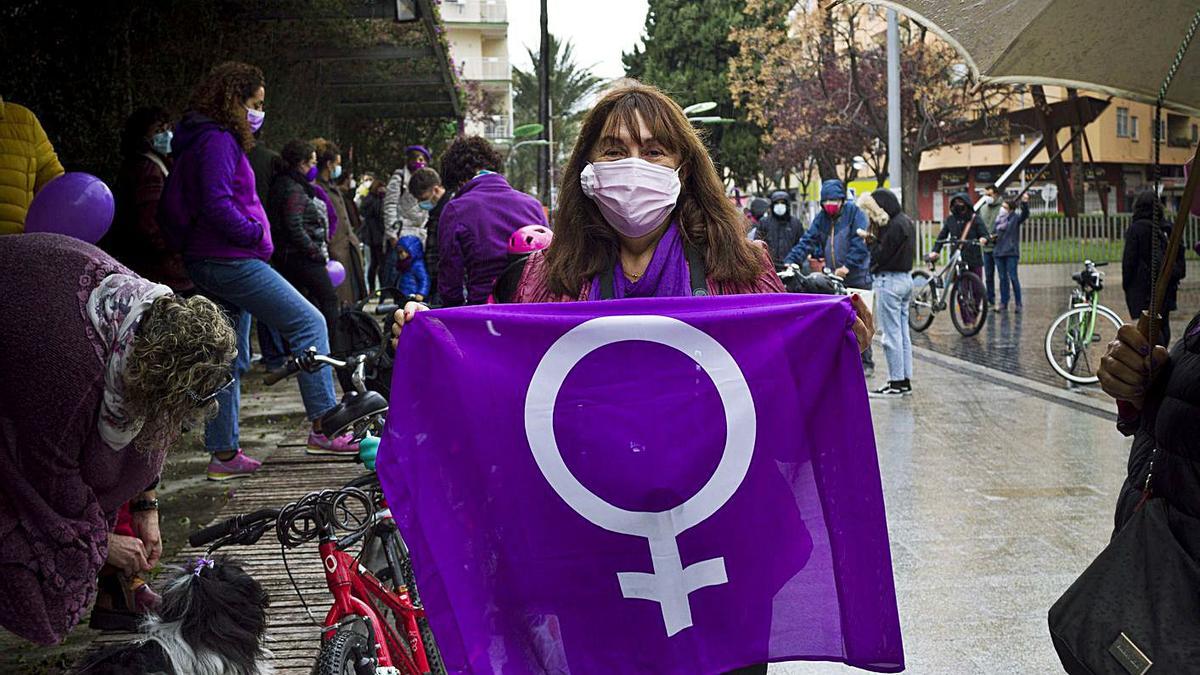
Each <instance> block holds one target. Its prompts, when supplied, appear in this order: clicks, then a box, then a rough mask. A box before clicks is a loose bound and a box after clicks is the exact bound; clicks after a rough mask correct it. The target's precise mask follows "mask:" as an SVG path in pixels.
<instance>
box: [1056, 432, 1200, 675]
mask: <svg viewBox="0 0 1200 675" xmlns="http://www.w3.org/2000/svg"><path fill="white" fill-rule="evenodd" d="M1157 453H1158V449H1157V448H1155V450H1154V454H1157ZM1153 470H1154V461H1153V457H1152V459H1151V462H1150V472H1148V474H1147V476H1146V488H1145V490H1144V491H1143V496H1142V501H1141V502H1140V503H1139V504H1138V508H1137V509H1136V511H1135V512H1134V514H1133V516H1131V517H1130V519H1129V521H1128V522H1127V523H1125V526H1124V527H1122V528H1121V530H1120V532H1118V533H1117V535H1116V536H1115V537H1113V539H1112V541H1111V542H1109V544H1108V546H1107V547H1105V549H1104V550H1103V551H1101V552H1100V555H1098V556H1096V559H1095V560H1093V561H1092V564H1091V565H1089V566H1088V568H1087V569H1086V570H1084V571H1083V574H1081V575H1080V576H1079V578H1078V579H1076V580H1075V583H1073V584H1071V587H1070V588H1068V589H1067V591H1066V593H1063V595H1062V597H1061V598H1059V599H1058V601H1057V602H1055V603H1054V606H1053V607H1051V608H1050V614H1049V620H1050V637H1051V639H1052V640H1053V642H1054V648H1055V650H1056V651H1057V652H1058V657H1059V660H1061V661H1062V665H1063V668H1064V669H1065V670H1066V672H1068V673H1070V674H1071V675H1143V674H1145V673H1149V674H1150V675H1156V674H1159V673H1161V674H1163V675H1167V674H1168V673H1171V674H1174V673H1196V672H1200V563H1198V562H1197V561H1198V560H1200V519H1197V518H1193V517H1191V516H1189V515H1187V514H1185V513H1183V512H1181V511H1179V510H1178V509H1175V508H1173V507H1171V505H1170V504H1168V503H1167V501H1166V500H1165V499H1162V498H1154V499H1151V498H1150V478H1151V476H1152V475H1153Z"/></svg>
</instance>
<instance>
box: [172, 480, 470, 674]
mask: <svg viewBox="0 0 1200 675" xmlns="http://www.w3.org/2000/svg"><path fill="white" fill-rule="evenodd" d="M368 478H370V476H366V477H364V478H362V479H358V480H357V481H354V482H352V483H351V484H350V485H348V486H347V487H343V488H341V489H338V490H324V491H320V492H312V493H309V494H308V495H305V496H304V497H302V498H300V499H298V500H296V501H294V502H291V503H289V504H287V505H285V506H283V507H282V508H279V509H274V508H267V509H260V510H258V511H254V512H253V513H250V514H246V515H239V516H234V517H233V518H229V519H228V520H225V521H223V522H220V523H217V524H215V525H211V526H209V527H206V528H204V529H202V530H199V531H197V532H195V533H193V534H192V535H191V536H190V537H188V542H189V543H190V544H191V545H193V546H206V547H207V550H208V557H211V555H212V553H213V552H215V551H217V550H218V549H220V548H223V547H226V546H233V545H237V546H252V545H254V544H256V543H257V542H258V541H259V540H260V539H261V538H262V537H263V535H264V534H266V533H267V531H268V530H272V529H273V530H274V534H275V537H276V538H277V539H278V540H279V545H280V551H281V553H282V555H283V561H284V568H285V570H286V571H287V574H288V578H289V579H290V580H291V582H292V587H293V589H295V591H296V594H297V596H298V597H300V601H301V603H302V604H303V605H304V609H305V611H307V612H309V616H310V618H313V620H314V622H315V621H316V619H315V617H312V612H311V611H310V610H309V608H308V603H307V602H306V601H305V599H304V596H303V594H301V592H300V590H299V587H298V586H297V585H296V581H295V578H294V577H293V576H292V572H291V568H290V566H288V562H287V553H286V551H287V550H289V549H295V548H298V547H300V546H302V545H304V544H306V543H308V542H310V541H313V540H314V539H317V540H319V544H318V547H317V548H318V551H319V553H320V557H321V567H322V570H323V571H324V574H325V582H326V585H327V587H328V588H329V592H330V594H331V595H332V596H333V605H332V606H331V607H330V609H329V611H328V613H326V615H325V619H324V621H323V622H322V623H321V649H320V652H318V655H317V660H316V665H315V666H314V668H313V673H314V675H335V674H336V675H342V674H343V673H349V674H352V675H370V674H372V673H375V674H378V675H429V674H433V675H444V674H445V672H446V670H445V667H444V665H443V664H442V661H441V655H440V653H439V652H438V649H437V643H436V641H435V640H434V638H433V633H432V632H431V631H430V629H429V624H428V621H427V620H426V617H425V610H424V608H423V607H422V606H421V605H420V600H419V597H418V596H417V595H416V585H415V583H413V582H412V581H411V576H412V572H411V564H409V559H408V551H407V549H406V548H405V547H404V544H403V540H402V539H401V537H400V535H399V532H398V531H397V530H396V528H395V523H394V522H393V521H392V520H391V515H390V512H389V511H388V510H387V506H386V503H380V501H378V500H376V499H373V498H372V497H371V496H370V495H368V493H367V492H366V491H364V490H362V489H360V488H359V487H354V483H357V482H359V481H362V480H364V479H368ZM339 532H340V533H343V534H342V536H340V537H339ZM370 538H374V539H375V540H377V541H378V542H379V546H378V550H379V552H380V553H381V554H382V556H383V562H382V563H381V566H382V569H381V570H380V571H381V572H382V573H381V574H376V573H374V572H372V571H371V570H369V569H368V565H369V564H371V563H370V561H367V562H363V560H362V558H364V557H365V554H366V551H367V550H368V545H369V543H370ZM364 540H366V541H364ZM359 541H364V544H363V548H362V549H361V550H360V553H359V556H358V557H355V556H352V555H351V554H350V553H348V552H347V549H349V548H351V547H352V546H354V545H355V544H356V543H358V542H359Z"/></svg>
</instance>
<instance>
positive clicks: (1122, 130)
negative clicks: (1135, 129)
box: [1117, 108, 1129, 138]
mask: <svg viewBox="0 0 1200 675" xmlns="http://www.w3.org/2000/svg"><path fill="white" fill-rule="evenodd" d="M1117 138H1129V108H1117Z"/></svg>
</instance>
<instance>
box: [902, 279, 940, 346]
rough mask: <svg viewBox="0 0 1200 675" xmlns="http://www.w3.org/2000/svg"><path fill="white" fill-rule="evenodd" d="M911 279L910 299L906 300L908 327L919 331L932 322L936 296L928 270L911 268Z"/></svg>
mask: <svg viewBox="0 0 1200 675" xmlns="http://www.w3.org/2000/svg"><path fill="white" fill-rule="evenodd" d="M912 280H913V292H912V300H910V301H909V302H908V327H909V328H912V329H913V330H915V331H917V332H918V333H920V332H921V331H923V330H925V329H926V328H929V324H931V323H933V305H934V301H935V299H936V298H935V296H934V288H933V281H932V279H931V277H930V276H929V272H926V271H925V270H913V272H912Z"/></svg>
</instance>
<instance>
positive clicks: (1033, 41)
mask: <svg viewBox="0 0 1200 675" xmlns="http://www.w3.org/2000/svg"><path fill="white" fill-rule="evenodd" d="M845 1H846V2H849V3H861V4H871V5H879V6H881V7H886V8H888V9H894V10H896V11H897V12H899V13H901V14H904V15H906V16H908V17H910V18H912V19H914V20H916V21H917V22H919V23H921V24H923V25H925V26H927V27H928V28H929V29H930V30H932V31H933V32H935V33H936V34H937V35H938V36H940V37H941V38H943V39H944V40H946V41H947V42H949V43H950V44H951V45H952V46H954V48H955V49H957V50H958V52H959V53H961V54H962V56H963V58H964V59H966V63H967V66H968V67H969V68H970V69H971V74H972V76H973V77H974V79H975V81H977V82H980V83H990V82H994V83H1009V84H1017V83H1020V84H1045V85H1059V86H1065V87H1075V88H1078V89H1087V90H1091V91H1100V92H1104V93H1107V94H1112V95H1114V96H1119V97H1121V98H1128V99H1133V100H1137V101H1142V102H1145V103H1151V104H1153V103H1154V102H1155V101H1156V100H1157V98H1158V94H1159V86H1160V85H1161V83H1162V81H1163V76H1164V75H1166V73H1167V69H1168V68H1169V67H1170V66H1171V64H1172V63H1173V62H1174V61H1175V59H1176V52H1177V50H1178V49H1179V45H1180V43H1181V42H1183V39H1184V36H1185V35H1186V34H1187V32H1188V29H1189V27H1190V25H1191V24H1192V22H1193V19H1194V18H1195V17H1196V16H1197V14H1198V13H1200V6H1198V3H1197V2H1196V0H1136V1H1131V0H845ZM1163 105H1164V106H1165V107H1169V108H1173V109H1176V110H1179V111H1180V112H1186V113H1190V114H1193V115H1197V116H1200V49H1193V50H1190V51H1189V52H1187V53H1186V54H1184V55H1183V58H1182V61H1181V62H1180V64H1179V77H1176V78H1175V79H1174V81H1173V82H1172V84H1171V88H1170V89H1169V90H1168V92H1167V95H1166V97H1165V98H1164V100H1163Z"/></svg>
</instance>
